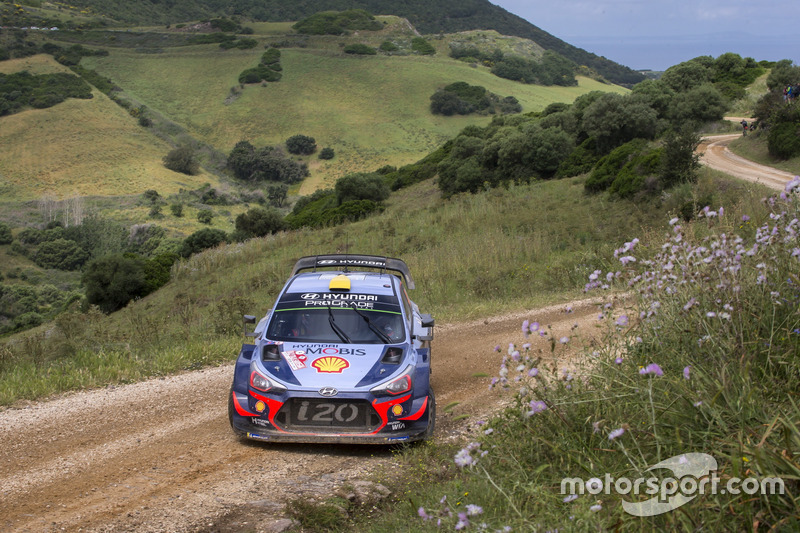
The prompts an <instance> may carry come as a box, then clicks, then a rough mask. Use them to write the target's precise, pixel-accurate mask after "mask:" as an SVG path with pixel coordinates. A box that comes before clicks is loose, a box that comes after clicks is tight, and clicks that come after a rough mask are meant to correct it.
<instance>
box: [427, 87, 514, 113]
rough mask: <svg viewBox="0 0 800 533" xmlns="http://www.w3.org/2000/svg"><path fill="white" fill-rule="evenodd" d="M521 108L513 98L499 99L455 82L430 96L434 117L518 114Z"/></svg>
mask: <svg viewBox="0 0 800 533" xmlns="http://www.w3.org/2000/svg"><path fill="white" fill-rule="evenodd" d="M520 111H522V106H520V105H519V101H518V100H517V99H516V98H514V97H513V96H506V97H505V98H503V97H500V96H498V95H496V94H494V93H491V92H489V91H487V90H486V87H481V86H480V85H470V84H469V83H467V82H464V81H457V82H454V83H451V84H449V85H445V86H444V87H443V88H442V89H440V90H438V91H436V92H435V93H433V94H432V95H431V113H433V114H435V115H445V116H451V115H455V114H458V115H469V114H470V113H479V114H483V115H494V114H496V113H497V114H502V115H506V114H510V113H519V112H520Z"/></svg>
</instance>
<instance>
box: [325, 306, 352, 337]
mask: <svg viewBox="0 0 800 533" xmlns="http://www.w3.org/2000/svg"><path fill="white" fill-rule="evenodd" d="M328 323H329V324H330V325H331V329H332V330H333V332H334V333H336V335H338V336H339V338H340V339H342V342H346V343H347V344H353V341H351V340H350V337H348V336H347V335H346V334H345V332H344V331H342V328H340V327H339V326H337V325H336V320H335V319H334V318H333V308H332V307H330V306H329V307H328Z"/></svg>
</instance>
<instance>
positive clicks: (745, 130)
mask: <svg viewBox="0 0 800 533" xmlns="http://www.w3.org/2000/svg"><path fill="white" fill-rule="evenodd" d="M740 124H741V125H742V136H745V135H747V121H746V120H744V119H742V121H741V122H740Z"/></svg>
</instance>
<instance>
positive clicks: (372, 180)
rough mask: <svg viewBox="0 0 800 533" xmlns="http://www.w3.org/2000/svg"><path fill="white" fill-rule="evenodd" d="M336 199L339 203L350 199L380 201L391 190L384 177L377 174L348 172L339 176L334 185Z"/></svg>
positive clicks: (384, 198)
mask: <svg viewBox="0 0 800 533" xmlns="http://www.w3.org/2000/svg"><path fill="white" fill-rule="evenodd" d="M334 191H335V192H336V199H337V201H338V203H339V204H340V205H341V204H343V203H345V202H348V201H351V200H371V201H373V202H376V203H378V202H382V201H384V200H386V199H387V198H389V195H390V194H391V191H390V190H389V186H388V185H387V184H386V181H385V180H384V178H383V177H382V176H380V175H378V174H364V173H361V174H349V175H347V176H344V177H343V178H339V179H338V180H337V181H336V185H334Z"/></svg>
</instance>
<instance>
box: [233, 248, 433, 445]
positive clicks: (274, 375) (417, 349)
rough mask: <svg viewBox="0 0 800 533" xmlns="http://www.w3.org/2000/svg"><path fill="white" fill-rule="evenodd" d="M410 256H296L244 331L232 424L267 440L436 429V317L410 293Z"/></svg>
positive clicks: (419, 435)
mask: <svg viewBox="0 0 800 533" xmlns="http://www.w3.org/2000/svg"><path fill="white" fill-rule="evenodd" d="M413 288H414V281H413V280H412V278H411V273H410V272H409V269H408V266H407V265H406V264H405V262H403V261H401V260H399V259H394V258H389V257H379V256H372V255H339V254H337V255H318V256H309V257H303V258H301V259H299V260H298V261H297V263H296V264H295V266H294V269H293V270H292V273H291V275H290V277H289V280H288V281H287V282H286V285H285V286H284V287H283V289H282V290H281V292H280V294H279V295H278V298H277V301H276V302H275V305H274V307H273V308H272V309H271V310H269V312H268V313H267V314H266V316H264V318H262V319H261V320H260V321H259V322H258V323H257V325H256V326H255V328H254V331H253V332H248V331H247V329H248V326H247V324H255V323H256V320H255V317H254V316H251V315H245V317H244V319H245V335H248V336H251V337H254V338H255V343H254V344H244V345H242V350H241V352H240V353H239V357H238V359H237V361H236V367H235V369H234V376H233V385H232V386H231V391H230V395H229V397H228V416H229V418H230V423H231V427H232V428H233V431H234V433H236V434H237V435H239V436H241V437H245V438H248V439H253V440H260V441H289V442H351V443H376V444H391V443H395V442H400V441H415V440H420V439H425V438H428V437H430V436H431V434H432V433H433V429H434V423H435V413H436V404H435V401H434V395H433V390H431V386H430V379H429V378H430V373H431V351H430V342H431V340H432V339H433V325H434V321H433V318H432V317H431V316H430V315H427V314H421V313H420V312H419V308H418V307H417V305H416V304H415V303H414V302H412V301H411V299H410V298H409V297H408V293H407V292H406V291H407V290H410V289H413Z"/></svg>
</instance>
